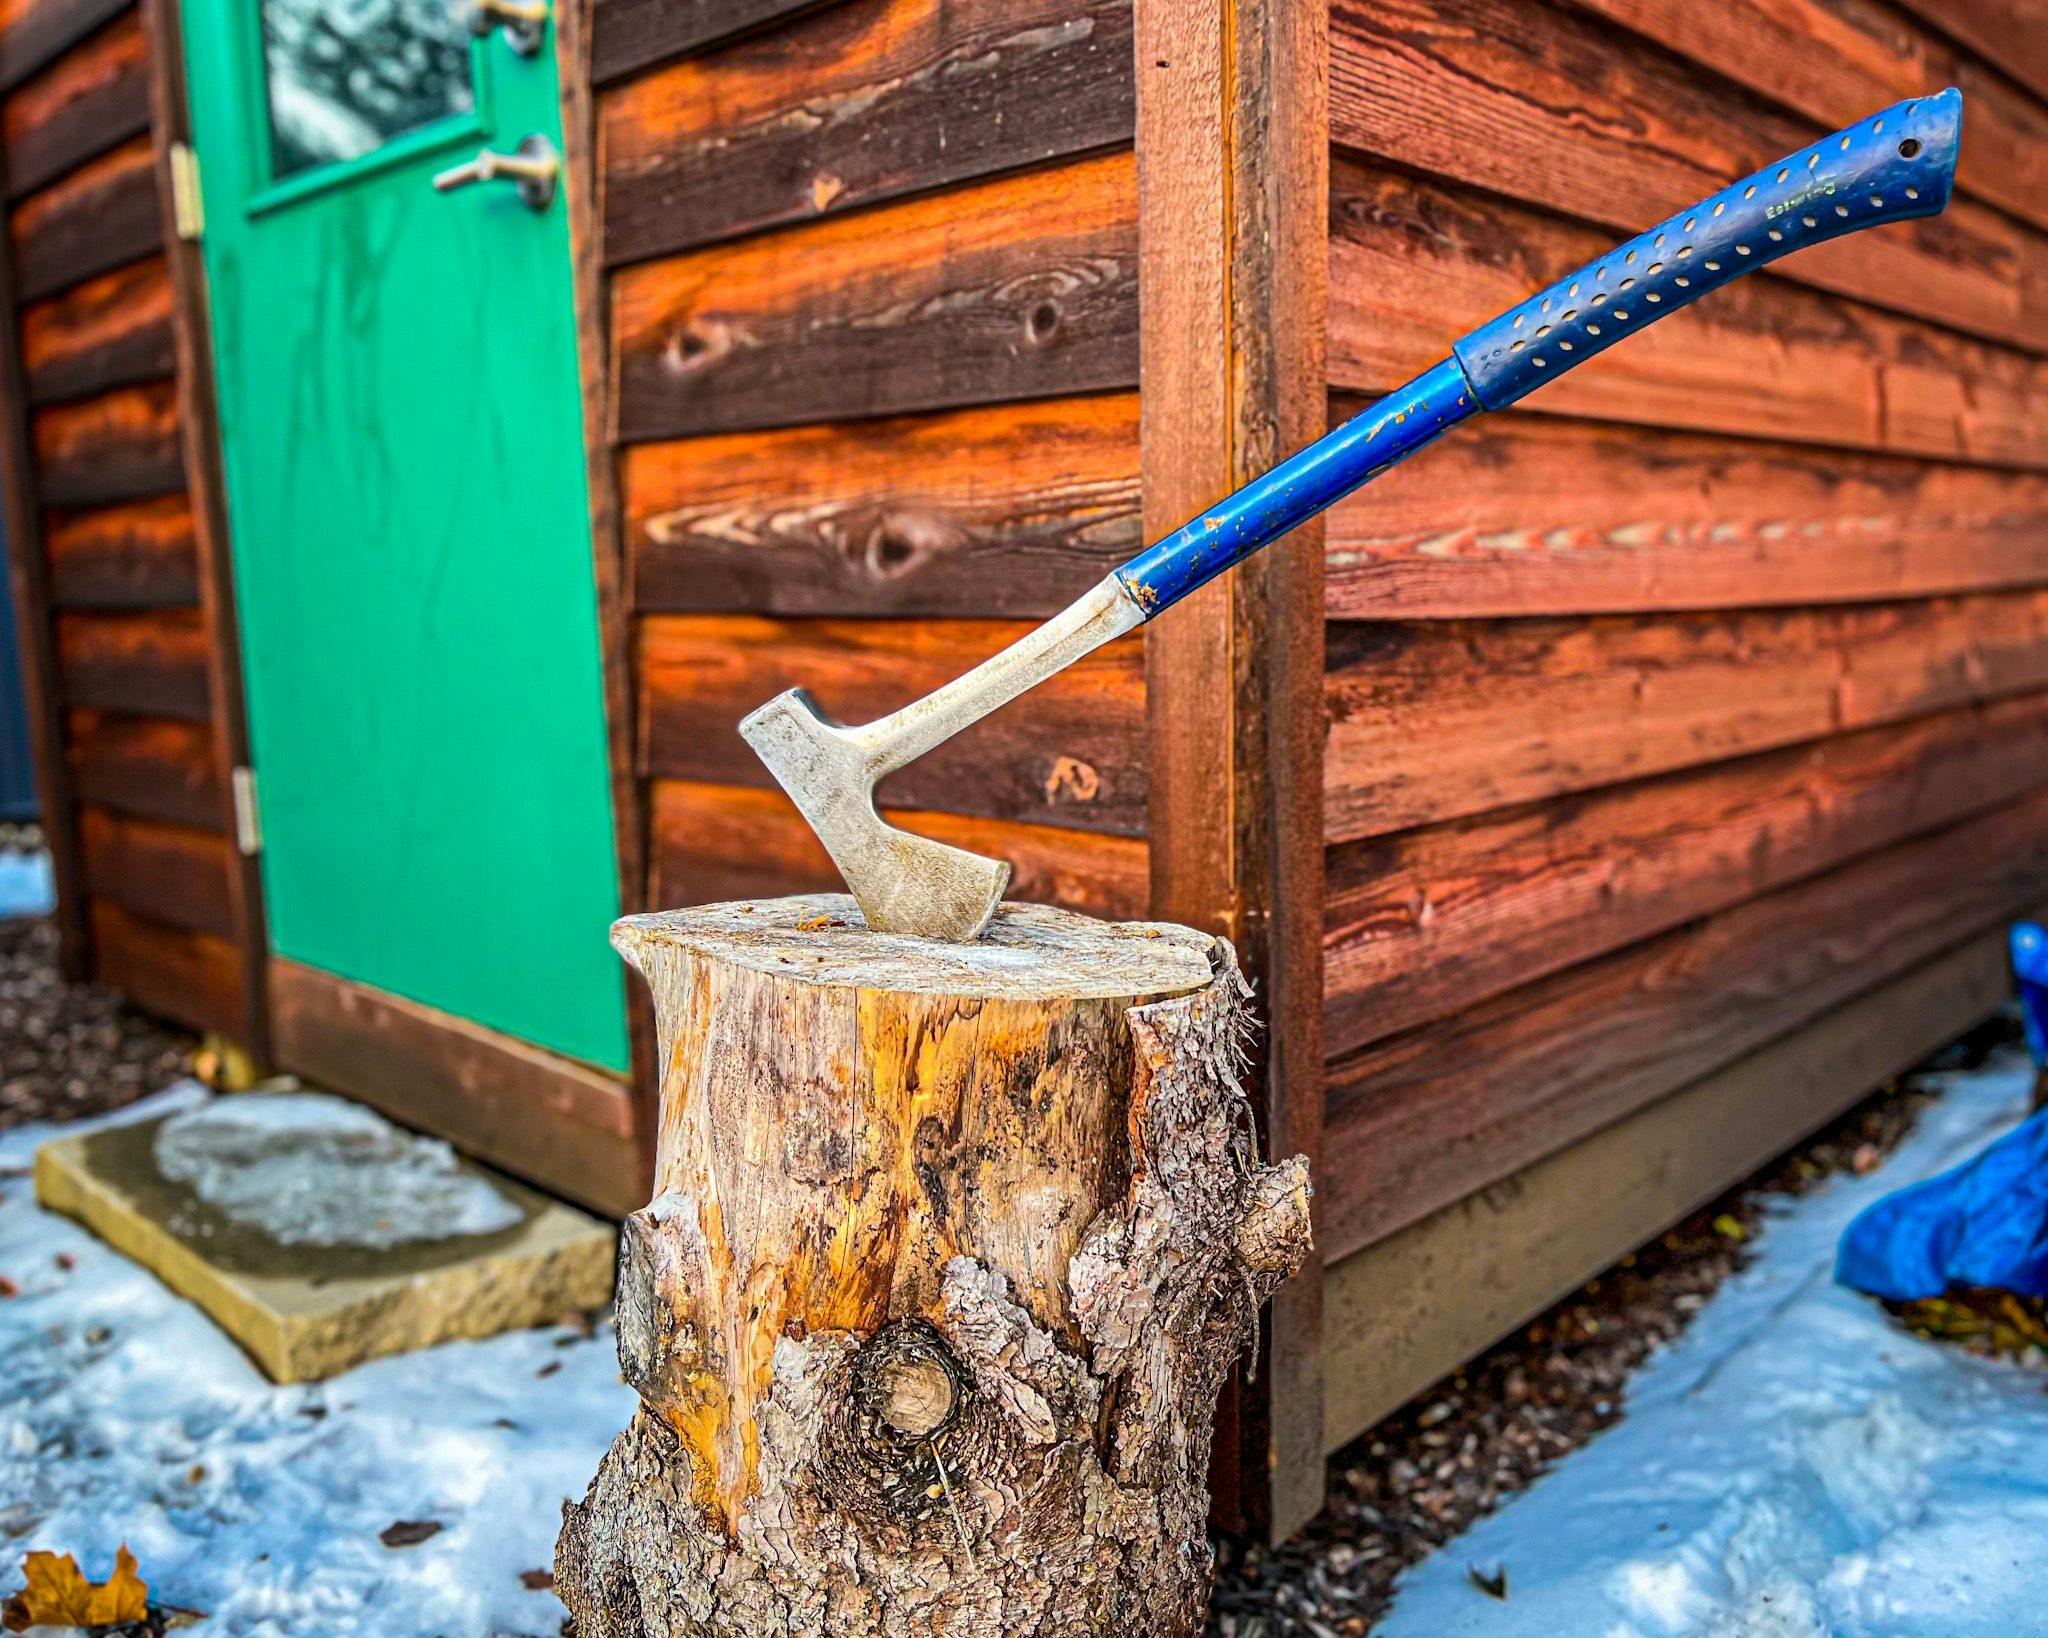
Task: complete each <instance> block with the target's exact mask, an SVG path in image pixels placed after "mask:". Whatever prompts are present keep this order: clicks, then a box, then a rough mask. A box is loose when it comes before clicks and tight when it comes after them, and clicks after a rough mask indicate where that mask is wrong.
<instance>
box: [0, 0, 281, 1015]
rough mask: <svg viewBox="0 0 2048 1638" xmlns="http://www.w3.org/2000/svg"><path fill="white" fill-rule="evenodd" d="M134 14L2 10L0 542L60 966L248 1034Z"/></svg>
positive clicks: (189, 403)
mask: <svg viewBox="0 0 2048 1638" xmlns="http://www.w3.org/2000/svg"><path fill="white" fill-rule="evenodd" d="M155 27H156V19H155V17H154V15H153V13H152V12H151V10H150V8H149V7H147V6H138V5H135V4H130V3H123V0H113V3H110V0H9V3H8V4H5V5H4V6H0V156H4V177H5V184H4V185H5V194H6V209H7V237H6V256H7V262H8V272H7V277H6V288H5V293H4V296H0V307H4V309H5V313H4V319H5V332H6V344H5V346H4V347H0V365H4V368H5V371H6V373H7V377H8V379H7V380H6V381H5V382H4V383H0V391H4V396H5V400H6V413H7V423H8V424H7V427H6V436H5V437H4V438H0V453H4V457H5V467H6V479H7V498H8V533H9V541H8V545H9V547H10V550H11V555H12V559H13V567H14V572H15V575H16V584H17V590H18V592H19V594H20V595H19V596H18V598H17V606H18V618H19V619H20V622H21V625H22V633H23V644H22V647H23V651H24V655H25V657H26V664H27V669H28V671H29V673H30V675H29V684H30V689H31V693H32V705H33V708H34V714H35V715H36V717H37V719H38V763H39V767H38V776H39V777H38V783H39V786H40V792H41V797H42V803H43V823H44V827H45V830H46V832H47V834H48V836H49V840H50V844H51V848H52V853H53V857H54V860H55V863H56V865H57V874H58V887H59V894H60V911H59V914H60V924H61V926H62V930H63V934H64V956H65V962H66V966H67V968H68V970H69V971H70V972H71V973H72V974H73V975H74V976H90V977H92V978H95V979H97V980H99V981H101V982H104V983H108V984H112V985H115V986H116V987H118V988H120V989H122V990H124V991H126V992H127V993H128V994H129V995H131V996H133V997H134V998H135V999H136V1000H137V1001H139V1002H141V1003H142V1004H143V1005H144V1006H147V1007H149V1008H151V1009H153V1010H155V1011H158V1012H161V1013H163V1014H165V1015H167V1016H169V1017H171V1018H174V1019H177V1020H180V1021H182V1022H184V1023H186V1024H189V1025H192V1026H194V1027H197V1028H203V1029H214V1030H220V1031H223V1032H225V1033H227V1034H230V1035H233V1036H236V1037H239V1038H240V1039H242V1040H244V1041H247V1042H250V1043H252V1044H260V1041H261V1033H262V1031H261V1015H260V1012H259V1010H258V996H257V985H256V984H255V983H254V982H253V974H254V972H255V971H256V966H255V962H256V960H257V959H258V956H257V955H256V946H257V945H258V944H259V943H260V934H258V933H257V932H256V931H254V930H255V929H260V925H261V917H260V912H259V911H258V909H257V907H256V903H255V892H256V889H255V885H254V877H253V873H252V872H250V871H249V870H248V868H247V865H246V861H245V860H244V859H243V857H242V855H241V854H240V853H239V851H238V850H237V848H236V846H235V841H234V825H233V820H232V807H231V793H230V770H231V769H232V767H233V766H234V765H235V763H236V761H237V760H238V744H239V725H238V723H237V722H236V721H235V720H234V713H235V711H236V710H237V709H238V708H237V705H236V703H235V702H236V696H235V693H234V683H233V668H234V662H233V654H232V616H231V614H230V613H229V610H228V607H227V595H226V591H225V583H224V578H223V577H220V576H217V575H216V574H215V572H214V564H213V553H212V550H211V541H212V540H213V539H214V538H216V537H215V535H214V533H213V531H212V530H211V528H210V526H209V524H208V521H207V503H206V500H205V497H204V495H203V486H204V482H205V480H204V477H203V454H204V452H203V451H202V450H199V449H197V448H195V447H194V444H193V439H192V437H191V428H192V426H193V425H195V424H210V422H204V421H202V418H201V417H200V416H199V415H197V414H195V409H196V407H197V406H198V405H199V404H200V403H201V402H202V398H201V397H200V396H199V395H200V394H203V391H204V383H203V382H202V381H200V380H199V379H197V377H196V375H195V371H194V369H193V367H192V365H191V359H192V357H193V356H194V355H193V353H192V347H193V344H194V338H193V335H192V332H191V329H190V327H189V324H188V322H187V319H186V313H187V311H188V308H187V307H186V304H185V303H184V301H183V300H182V299H181V291H182V290H183V283H182V281H183V279H184V277H185V270H184V268H183V267H182V265H180V264H179V263H178V262H177V261H176V257H177V256H178V255H179V254H180V253H181V252H182V251H183V249H184V247H182V246H181V245H180V244H179V242H178V241H177V240H176V238H175V235H174V233H173V231H172V229H171V226H170V214H171V213H170V205H169V194H168V178H167V174H166V170H165V164H164V149H165V146H166V142H167V135H168V133H167V132H166V131H164V130H163V129H162V128H161V126H162V121H161V120H160V119H159V116H158V112H157V111H158V109H160V108H164V107H170V106H173V103H172V99H170V98H169V97H168V95H167V92H166V88H165V86H164V84H163V83H162V79H163V72H164V71H163V65H162V63H161V62H160V61H159V60H158V58H157V55H156V54H155V53H154V52H153V50H152V46H151V42H152V39H153V37H154V29H155ZM173 117H175V116H173ZM195 483H196V484H197V485H199V487H198V488H195Z"/></svg>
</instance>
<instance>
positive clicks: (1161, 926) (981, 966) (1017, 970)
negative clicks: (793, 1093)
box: [612, 893, 1214, 1000]
mask: <svg viewBox="0 0 2048 1638" xmlns="http://www.w3.org/2000/svg"><path fill="white" fill-rule="evenodd" d="M612 942H613V943H614V944H615V945H617V946H618V948H619V949H620V950H621V951H622V952H623V953H624V954H625V955H626V956H627V957H628V958H629V959H634V958H636V957H637V955H638V954H639V953H640V952H641V951H642V950H645V949H646V948H647V947H649V946H654V945H668V946H674V947H681V948H687V949H693V950H696V951H698V952H700V953H701V954H703V955H706V956H710V957H712V958H714V959H716V960H720V961H726V962H730V963H732V964H734V965H736V966H740V967H746V968H751V969H754V970H756V971H760V972H766V973H774V974H777V975H778V976H781V977H786V978H791V979H799V980H802V981H804V982H807V983H812V984H821V985H828V986H843V987H849V988H858V989H871V990H894V991H900V992H907V993H910V994H924V995H959V996H968V997H973V998H976V999H981V1000H1000V999H1006V998H1010V999H1017V1000H1027V999H1033V998H1037V997H1045V996H1071V997H1079V998H1107V997H1112V996H1140V995H1143V996H1167V995H1183V994H1186V993H1187V992H1189V991H1191V990H1198V989H1200V988H1202V987H1203V986H1204V985H1205V984H1207V983H1208V982H1209V981H1210V979H1211V978H1212V977H1213V976H1214V975H1213V970H1212V968H1211V966H1210V961H1209V952H1210V950H1211V948H1212V946H1213V944H1214V940H1212V939H1211V938H1210V937H1209V936H1208V935H1207V934H1206V933H1198V932H1196V931H1195V930H1194V929H1193V928H1191V927H1181V926H1178V925H1175V924H1174V923H1171V922H1110V921H1098V920H1096V919H1095V918H1094V917H1092V916H1083V915H1077V914H1076V913H1075V912H1073V911H1071V910H1056V909H1053V908H1052V907H1051V906H1049V905H1042V904H1007V903H1006V904H1004V905H1003V906H1002V908H1001V909H999V910H998V911H997V912H996V916H995V920H993V921H992V922H990V923H989V927H988V931H987V932H985V933H984V934H982V936H981V937H980V938H978V939H976V940H975V941H974V942H973V943H971V944H949V943H946V942H944V941H942V940H939V939H929V938H913V937H908V936H905V935H902V934H897V933H877V932H874V931H872V930H870V929H869V927H868V925H867V923H866V921H865V920H863V918H862V916H861V913H860V907H859V906H858V905H856V904H855V903H854V901H853V897H852V895H851V894H847V893H806V894H800V895H798V896H796V897H793V898H785V899H742V900H737V901H735V902H732V903H729V904H706V905H699V906H696V907H695V908H692V909H688V910H661V911H656V912H654V913H652V914H649V915H640V916H627V917H625V918H624V919H622V920H621V921H619V922H618V923H616V924H615V925H614V927H613V929H612Z"/></svg>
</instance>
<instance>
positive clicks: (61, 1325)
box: [0, 1086, 633, 1638]
mask: <svg viewBox="0 0 2048 1638" xmlns="http://www.w3.org/2000/svg"><path fill="white" fill-rule="evenodd" d="M203 1096H204V1094H203V1093H202V1092H201V1090H200V1089H199V1088H198V1087H197V1086H188V1087H184V1088H173V1089H172V1090H170V1091H168V1092H164V1093H160V1094H158V1095H157V1096H156V1097H154V1098H151V1099H149V1100H147V1101H146V1102H144V1103H141V1104H137V1105H134V1106H132V1107H131V1108H129V1109H127V1110H124V1111H122V1112H121V1113H120V1114H119V1115H117V1116H115V1117H112V1118H113V1119H117V1120H137V1119H143V1118H147V1117H148V1116H151V1115H159V1114H164V1113H167V1112H169V1111H171V1110H174V1109H179V1108H185V1107H189V1106H191V1105H194V1104H196V1103H198V1102H199V1101H200V1100H201V1098H202V1097H203ZM88 1124H103V1123H99V1122H94V1123H88ZM82 1129H84V1127H82V1126H75V1127H65V1128H62V1130H65V1131H76V1130H82ZM51 1133H52V1129H51V1128H48V1127H40V1128H38V1127H23V1128H20V1129H17V1130H15V1131H12V1132H6V1133H0V1275H4V1276H6V1277H7V1278H8V1279H10V1280H12V1281H13V1282H14V1284H15V1285H17V1286H18V1287H19V1294H18V1295H16V1296H14V1297H12V1298H8V1299H5V1300H0V1593H4V1592H6V1591H10V1590H12V1589H13V1588H14V1587H16V1586H18V1585H19V1584H20V1582H19V1576H18V1575H17V1574H16V1573H15V1572H16V1571H17V1570H18V1567H19V1565H20V1562H21V1555H22V1554H24V1553H26V1552H28V1551H30V1550H32V1549H36V1548H48V1549H51V1550H53V1551H56V1552H69V1553H75V1554H77V1555H78V1557H79V1561H80V1565H81V1567H82V1568H84V1569H85V1570H86V1571H87V1572H88V1573H89V1574H92V1575H94V1576H104V1575H105V1574H107V1573H108V1571H109V1570H110V1569H111V1568H112V1565H113V1559H114V1549H115V1547H116V1546H118V1545H119V1544H120V1543H121V1542H123V1541H126V1542H127V1543H128V1545H129V1546H130V1547H131V1548H132V1549H133V1550H134V1552H135V1554H136V1556H137V1557H138V1558H139V1559H140V1560H141V1563H142V1574H143V1576H144V1578H145V1579H146V1580H148V1582H149V1583H150V1588H151V1596H152V1598H154V1599H156V1600H158V1601H161V1602H164V1603H169V1604H176V1605H182V1606H185V1607H188V1608H196V1609H201V1610H205V1611H207V1612H209V1613H210V1615H211V1619H210V1620H209V1621H208V1622H207V1623H206V1624H205V1625H204V1626H203V1627H202V1628H200V1629H199V1630H200V1631H202V1632H205V1633H208V1634H214V1635H217V1638H307V1635H310V1634H319V1635H321V1638H369V1635H371V1634H375V1635H376V1638H430V1635H431V1638H496V1635H512V1634H517V1635H521V1638H527V1635H531V1638H554V1634H555V1633H556V1632H557V1631H558V1630H559V1628H560V1626H561V1621H562V1609H561V1606H560V1604H558V1603H557V1602H556V1601H555V1598H554V1595H553V1594H552V1593H551V1592H548V1591H545V1590H534V1589H529V1588H527V1587H526V1586H524V1585H522V1583H521V1581H520V1576H521V1574H522V1572H525V1571H530V1570H539V1569H545V1568H546V1567H547V1566H548V1564H549V1563H550V1562H551V1561H552V1559H553V1556H554V1542H555V1535H556V1532H557V1530H558V1529H559V1528H560V1523H561V1506H562V1502H563V1500H564V1498H566V1497H570V1496H577V1497H580V1496H581V1495H582V1494H583V1490H584V1487H585V1485H587V1484H588V1483H589V1481H590V1478H591V1475H592V1474H593V1473H594V1472H596V1470H597V1463H598V1459H599V1457H600V1456H602V1455H603V1453H604V1450H605V1447H606V1446H607V1445H608V1444H609V1443H610V1442H611V1438H612V1435H613V1434H614V1433H616V1432H617V1431H618V1430H619V1429H620V1428H622V1427H624V1426H625V1424H626V1420H627V1418H628V1417H629V1416H630V1415H631V1413H632V1408H633V1395H632V1392H631V1390H630V1389H628V1388H626V1387H625V1386H624V1385H623V1384H621V1383H620V1381H619V1379H618V1364H617V1360H616V1358H615V1357H614V1354H613V1350H612V1340H611V1333H610V1331H609V1329H608V1328H605V1327H600V1328H599V1330H598V1332H597V1334H596V1336H595V1337H592V1338H583V1337H581V1336H579V1335H577V1334H576V1333H575V1332H573V1331H571V1330H567V1329H563V1328H550V1329H548V1330H543V1331H528V1332H523V1333H520V1334H517V1335H512V1336H505V1337H498V1338H495V1339H493V1340H491V1341H488V1342H464V1343H451V1344H448V1345H446V1346H444V1347H440V1348H435V1349H432V1350H430V1351H428V1352H425V1353H420V1354H411V1355H407V1356H405V1357H403V1358H398V1359H387V1360H379V1361H376V1362H375V1363H372V1364H369V1365H365V1366H362V1367H360V1368H358V1369H356V1370H353V1371H350V1372H348V1373H347V1374H346V1375H344V1376H340V1377H336V1378H334V1379H333V1380H332V1381H329V1382H325V1383H317V1384H310V1385H305V1386H298V1387H275V1386H273V1385H272V1384H271V1383H270V1382H269V1381H268V1380H267V1379H266V1378H265V1377H264V1376H263V1375H262V1374H261V1373H260V1372H259V1371H257V1370H256V1368H255V1367H254V1366H252V1365H251V1364H250V1363H249V1362H248V1360H247V1359H246V1358H245V1357H244V1355H243V1354H242V1353H241V1351H240V1350H239V1349H238V1348H236V1347H235V1345H234V1344H233V1343H232V1342H230V1341H228V1339H227V1338H226V1337H225V1336H224V1335H223V1334H222V1333H221V1332H220V1331H218V1330H216V1329H215V1328H214V1326H213V1324H212V1323H211V1322H210V1321H209V1320H207V1319H206V1318H205V1317H204V1316H203V1315H202V1314H201V1313H200V1312H199V1311H198V1310H197V1309H196V1308H194V1307H192V1306H191V1305H190V1304H188V1303H185V1302H183V1301H181V1300H179V1299H178V1298H176V1297H174V1296H172V1295H171V1294H170V1292H169V1291H168V1290H166V1289H165V1288H164V1287H163V1286H162V1285H161V1284H159V1283H158V1282H157V1280H156V1279H155V1277H154V1276H152V1275H150V1274H147V1273H145V1272H144V1271H143V1270H142V1269H140V1268H138V1267H137V1266H135V1265H134V1264H133V1263H130V1262H128V1261H127V1260H126V1259H125V1258H123V1257H121V1256H119V1255H118V1254H117V1253H115V1252H113V1251H111V1250H109V1249H108V1248H107V1247H105V1246H104V1245H102V1244H101V1243H100V1242H99V1241H98V1240H95V1239H94V1238H93V1237H92V1236H91V1235H89V1234H87V1233H86V1232H85V1231H84V1230H83V1229H81V1228H79V1227H78V1226H77V1225H76V1224H74V1223H72V1222H70V1221H69V1220H67V1219H65V1218H61V1217H57V1216H53V1215H51V1214H49V1213H46V1212H43V1211H40V1210H38V1209H37V1207H36V1205H35V1202H34V1194H33V1189H32V1186H31V1184H30V1180H29V1177H28V1167H29V1164H30V1160H31V1157H32V1155H33V1154H34V1151H35V1147H36V1145H37V1144H38V1143H39V1142H41V1141H42V1140H43V1139H45V1138H47V1137H49V1136H50V1135H51ZM60 1258H62V1259H69V1260H70V1262H71V1265H72V1266H70V1267H68V1268H67V1267H65V1266H63V1264H62V1263H61V1262H60V1260H59V1259H60ZM401 1519H406V1520H432V1521H437V1522H439V1523H442V1524H444V1525H445V1526H446V1528H445V1529H444V1530H443V1531H441V1533H439V1534H438V1535H435V1536H433V1537H432V1538H431V1539H429V1540H427V1541H424V1542H421V1543H420V1544H419V1545H417V1546H412V1547H401V1548H390V1547H386V1546H384V1545H383V1544H382V1543H381V1542H380V1541H379V1540H378V1539H377V1537H378V1532H379V1531H381V1530H384V1529H386V1528H387V1527H388V1526H390V1525H391V1524H393V1523H395V1522H397V1521H398V1520H401Z"/></svg>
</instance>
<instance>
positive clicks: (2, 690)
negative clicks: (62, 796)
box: [0, 542, 36, 821]
mask: <svg viewBox="0 0 2048 1638" xmlns="http://www.w3.org/2000/svg"><path fill="white" fill-rule="evenodd" d="M6 562H7V551H6V546H5V543H4V542H0V821H4V820H10V819H33V818H34V817H35V814H36V786H35V772H34V764H33V763H31V761H30V760H29V754H28V711H27V709H26V707H25V706H24V704H23V700H22V689H21V655H20V653H19V652H18V650H17V647H16V643H15V632H14V603H13V595H14V594H13V587H12V585H11V578H10V576H8V575H7V574H6V573H5V572H4V570H5V567H6Z"/></svg>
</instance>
